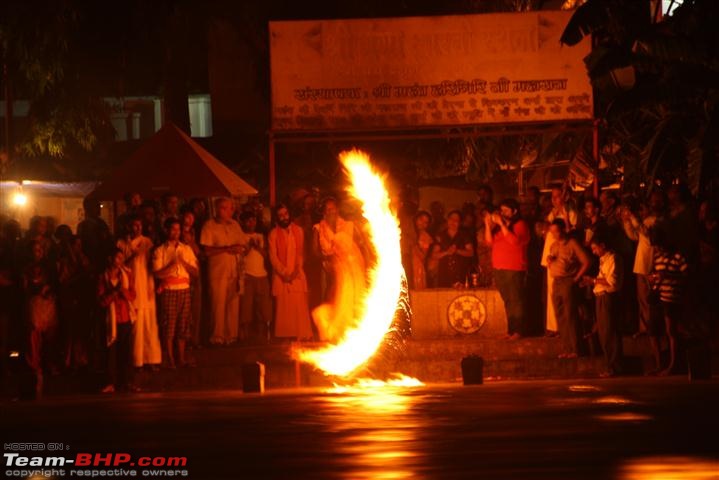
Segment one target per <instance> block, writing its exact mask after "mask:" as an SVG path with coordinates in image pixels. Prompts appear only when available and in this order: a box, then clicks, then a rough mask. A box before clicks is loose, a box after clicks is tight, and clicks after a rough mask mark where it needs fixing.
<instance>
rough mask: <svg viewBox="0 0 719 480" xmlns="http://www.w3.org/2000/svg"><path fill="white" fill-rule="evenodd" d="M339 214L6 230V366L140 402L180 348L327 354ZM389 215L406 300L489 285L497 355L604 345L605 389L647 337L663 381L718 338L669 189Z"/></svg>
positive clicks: (332, 329) (538, 196)
mask: <svg viewBox="0 0 719 480" xmlns="http://www.w3.org/2000/svg"><path fill="white" fill-rule="evenodd" d="M349 203H351V202H338V201H337V200H335V199H334V198H331V197H327V198H324V199H322V201H320V197H319V194H318V192H317V191H313V192H311V193H306V194H305V195H303V196H302V197H301V198H299V199H295V201H294V202H293V203H291V204H290V203H289V202H288V203H286V204H280V205H278V206H276V207H275V208H274V209H273V211H272V212H271V215H270V214H269V212H268V209H266V208H265V207H264V206H263V205H262V204H261V203H260V202H259V201H257V200H253V201H250V202H248V203H246V204H244V205H236V203H235V201H234V200H231V199H227V198H220V199H217V200H216V202H215V203H214V205H213V206H214V209H213V215H212V216H210V214H209V212H210V209H209V208H208V204H207V202H206V201H205V200H203V199H189V200H187V201H185V202H183V201H182V199H180V198H179V197H178V196H176V195H165V196H164V197H163V198H162V200H161V202H160V204H159V205H158V204H156V203H155V202H153V201H143V199H142V198H141V196H140V195H139V194H136V193H134V194H128V195H127V197H126V199H125V202H124V205H125V210H124V212H123V213H122V214H121V215H119V216H118V218H116V219H115V222H114V223H115V233H114V234H113V233H112V232H111V230H110V228H109V227H108V225H107V224H106V223H105V221H103V220H102V218H101V215H100V213H101V209H100V204H99V203H98V202H96V201H93V200H91V199H86V201H85V204H84V210H85V219H84V220H83V221H82V222H81V223H80V224H79V225H78V227H77V231H76V232H74V233H73V232H72V230H71V229H70V227H68V226H67V225H58V226H54V225H53V223H52V219H51V218H48V217H34V218H33V219H32V221H31V222H30V225H29V229H28V230H27V231H26V232H24V233H23V231H22V229H21V227H20V225H19V224H18V223H17V222H16V221H14V220H10V219H8V218H3V219H2V221H1V222H0V223H1V224H2V225H1V226H0V329H1V330H2V331H0V339H2V345H0V347H2V352H1V353H2V358H3V362H5V359H6V358H7V354H8V352H9V351H11V350H14V349H18V350H19V351H21V352H23V357H24V358H25V359H26V363H27V365H28V366H29V367H30V368H31V369H32V370H33V371H34V372H35V373H36V375H37V377H38V378H39V379H41V378H42V375H43V373H51V374H52V373H56V372H60V371H71V372H74V371H82V370H84V369H94V368H97V369H100V370H102V371H104V372H105V373H106V378H107V382H106V384H105V386H104V388H103V391H106V392H112V391H114V390H115V389H123V390H132V389H134V388H135V387H134V386H133V374H134V372H136V371H137V370H138V369H148V370H151V371H157V370H159V369H160V368H168V369H175V368H178V367H180V368H181V367H191V366H193V365H194V361H195V360H194V357H193V355H191V354H190V353H189V352H188V349H197V348H203V347H221V346H226V345H234V344H243V345H245V344H259V343H265V342H268V341H270V340H274V339H293V340H300V341H304V340H313V339H314V340H332V339H334V338H336V337H337V336H338V335H339V334H340V333H341V331H340V330H338V328H339V326H338V325H336V324H334V323H333V318H339V317H342V316H347V315H350V316H351V314H352V312H351V311H349V310H350V309H352V308H355V303H356V302H354V300H353V298H351V295H352V294H353V292H357V291H359V290H361V288H362V285H360V284H361V283H362V282H364V280H365V276H364V274H365V265H367V264H369V263H370V262H372V261H373V259H372V254H373V253H372V252H371V249H369V248H367V241H366V233H365V228H366V224H365V223H364V221H363V219H362V218H361V217H360V216H358V215H356V214H355V215H354V216H352V215H344V217H345V218H343V216H342V215H340V210H342V209H344V210H345V212H346V211H347V209H346V208H345V207H347V206H348V204H349ZM350 207H351V206H350ZM350 209H351V208H350ZM398 210H399V212H400V213H399V217H400V227H401V229H402V250H403V263H404V264H405V270H406V272H407V278H408V282H409V284H410V288H413V289H424V288H455V289H465V288H487V287H496V288H497V290H498V291H499V293H500V295H501V297H502V300H503V302H504V307H505V310H506V316H507V324H508V331H507V339H509V340H518V339H521V338H522V337H525V336H536V335H547V336H559V338H560V340H561V345H562V349H563V351H562V354H561V355H560V356H561V357H562V358H576V357H577V356H578V355H582V354H584V353H585V352H587V351H593V350H594V349H595V348H601V350H602V351H603V352H604V355H605V358H606V367H607V370H606V374H607V375H615V374H619V373H621V372H622V335H623V334H626V333H633V334H637V335H647V336H648V337H649V339H650V343H651V345H652V351H653V353H654V362H655V369H654V370H655V372H657V373H663V374H666V373H670V372H672V370H673V369H674V368H675V366H676V363H677V356H678V351H679V350H680V349H681V345H682V342H683V341H685V340H687V339H689V338H695V339H696V338H708V336H709V335H711V332H713V330H712V329H713V328H715V327H716V319H717V315H718V314H717V311H718V308H717V297H716V295H713V288H712V285H713V281H714V280H715V279H717V278H719V266H718V265H719V263H718V261H717V248H719V229H718V228H717V211H716V206H715V204H714V203H713V202H712V201H711V200H702V201H699V202H697V201H695V199H693V198H692V197H691V195H689V192H688V191H687V190H686V189H685V188H684V187H683V186H681V185H672V186H670V187H669V188H668V189H667V190H666V191H664V190H661V189H655V190H653V191H652V192H651V194H650V195H649V196H648V198H647V199H646V200H645V201H642V200H640V199H638V198H636V197H633V196H624V197H621V198H620V196H619V195H618V194H617V193H615V192H614V191H611V190H604V191H602V192H601V195H599V198H594V197H593V196H592V195H590V194H589V192H584V193H581V194H579V195H577V194H574V193H572V192H568V191H566V190H565V189H563V188H561V187H557V188H553V189H552V190H551V193H548V194H542V193H541V192H540V191H539V190H538V189H536V188H532V189H529V191H528V192H527V194H526V195H525V196H524V197H523V198H522V202H521V203H520V202H519V201H517V200H515V199H513V198H507V199H504V200H502V201H500V202H498V203H497V204H495V203H494V199H493V193H492V190H491V188H490V187H488V186H484V187H481V188H480V189H479V190H478V195H477V201H476V202H472V203H466V204H465V205H464V206H463V208H462V209H461V210H453V211H450V212H449V213H447V214H446V215H445V213H444V211H443V205H442V204H441V203H440V202H434V203H432V205H431V208H430V211H424V210H419V209H418V208H417V206H416V204H414V203H412V202H404V203H403V204H401V205H398ZM355 213H356V212H355ZM350 217H353V218H350ZM352 220H354V221H352ZM338 262H342V263H343V265H344V266H343V267H342V268H339V265H338ZM347 265H349V268H348V267H347ZM340 274H341V275H342V276H343V277H342V278H339V277H338V275H340ZM351 282H355V283H356V285H349V286H348V283H351ZM348 287H352V288H349V289H348ZM332 299H334V301H331V300H332ZM328 300H330V301H329V302H328ZM323 304H324V305H323ZM318 306H319V307H320V308H317V307H318ZM343 308H344V309H346V311H342V310H341V309H343ZM310 312H313V313H312V315H311V314H310ZM662 337H666V338H667V340H668V341H667V342H666V343H667V345H668V356H667V358H664V357H663V356H662V355H660V345H662V343H661V342H660V340H661V338H662ZM595 338H597V339H598V340H599V342H598V344H599V345H597V341H596V340H595ZM38 383H39V384H40V383H41V382H38Z"/></svg>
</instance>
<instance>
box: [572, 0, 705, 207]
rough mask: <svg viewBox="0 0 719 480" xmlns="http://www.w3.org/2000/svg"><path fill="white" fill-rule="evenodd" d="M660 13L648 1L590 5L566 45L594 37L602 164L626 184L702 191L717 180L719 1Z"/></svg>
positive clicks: (591, 0)
mask: <svg viewBox="0 0 719 480" xmlns="http://www.w3.org/2000/svg"><path fill="white" fill-rule="evenodd" d="M658 3H661V2H658ZM656 13H657V12H651V11H650V8H649V3H648V2H645V1H635V0H631V1H621V0H588V1H587V2H585V3H584V4H583V5H582V6H580V7H579V8H578V9H577V10H576V11H575V13H574V15H573V16H572V18H571V20H570V22H569V23H568V25H567V26H566V29H565V31H564V34H563V36H562V42H563V43H565V44H567V45H574V44H576V43H578V42H579V41H580V40H581V39H582V38H583V37H584V36H586V35H590V34H591V35H592V36H593V38H594V42H595V47H594V49H593V51H592V53H591V54H590V55H589V56H588V57H587V58H586V59H585V63H586V65H587V71H588V73H589V75H590V78H591V80H592V83H593V85H594V86H595V87H596V89H597V102H596V103H597V109H598V117H599V118H600V119H601V120H602V131H603V143H604V148H603V151H602V158H603V160H605V161H606V162H608V163H609V165H610V166H612V167H614V168H616V169H619V170H621V171H623V173H624V180H625V185H626V186H627V187H628V188H631V189H634V188H636V187H640V186H642V184H645V185H646V186H648V187H649V188H652V186H653V185H655V183H657V181H659V182H671V181H675V180H682V181H684V182H686V183H687V184H688V185H689V186H690V187H691V189H692V190H693V191H694V193H697V192H699V191H701V190H706V189H708V188H712V182H713V181H715V179H716V174H717V169H716V164H717V134H718V133H719V130H718V128H719V112H718V111H717V106H718V104H717V100H719V62H718V61H717V51H716V49H717V48H718V47H719V29H717V28H716V19H717V18H719V2H716V1H715V0H685V1H684V2H683V3H682V5H680V6H679V7H678V8H676V9H675V10H674V12H673V14H672V15H671V16H668V17H665V18H664V19H663V20H661V21H653V20H655V19H657V20H658V17H659V15H658V14H656ZM655 14H656V15H655Z"/></svg>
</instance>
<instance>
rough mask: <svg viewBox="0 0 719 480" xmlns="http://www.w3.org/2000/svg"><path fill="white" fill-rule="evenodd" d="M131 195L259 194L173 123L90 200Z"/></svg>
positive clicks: (90, 195) (116, 172) (136, 154)
mask: <svg viewBox="0 0 719 480" xmlns="http://www.w3.org/2000/svg"><path fill="white" fill-rule="evenodd" d="M128 192H137V193H139V194H140V195H142V198H147V199H152V198H158V197H160V196H162V195H163V194H165V193H174V194H177V195H179V196H182V197H221V196H227V197H230V196H239V195H256V194H257V190H256V189H255V188H254V187H252V185H250V184H248V183H247V182H245V181H244V180H242V179H241V178H240V177H239V176H238V175H237V174H236V173H234V172H233V171H232V170H230V169H229V168H227V167H226V166H225V165H224V164H223V163H222V162H220V161H219V160H218V159H217V158H215V157H214V156H213V155H212V154H211V153H210V152H208V151H207V150H205V149H204V148H202V147H201V146H200V145H199V144H198V143H197V142H195V141H194V140H193V139H192V138H190V137H189V136H188V135H187V134H186V133H185V132H183V131H182V130H180V129H179V128H178V127H177V126H176V125H174V124H172V123H167V124H165V125H164V126H163V127H162V128H161V129H160V130H159V131H158V132H157V133H155V135H153V136H152V137H150V138H148V139H147V140H146V141H145V142H144V143H143V144H142V145H141V146H140V148H138V149H137V151H136V152H135V153H133V154H132V155H131V156H130V158H128V159H127V160H126V161H125V162H124V163H122V165H120V166H119V167H118V168H117V169H116V170H115V171H114V172H112V174H111V175H110V176H109V178H107V179H106V180H105V181H104V182H102V183H101V184H100V185H99V186H98V187H97V188H96V189H95V190H93V191H92V192H90V194H89V195H88V198H93V199H96V200H120V199H122V198H123V196H124V195H125V194H126V193H128Z"/></svg>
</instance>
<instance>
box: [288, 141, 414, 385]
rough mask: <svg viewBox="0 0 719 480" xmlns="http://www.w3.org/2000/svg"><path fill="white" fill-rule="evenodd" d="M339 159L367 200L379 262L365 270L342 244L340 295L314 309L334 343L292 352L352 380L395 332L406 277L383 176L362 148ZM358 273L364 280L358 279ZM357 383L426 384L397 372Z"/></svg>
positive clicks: (354, 190) (354, 189)
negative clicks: (329, 328) (391, 377)
mask: <svg viewBox="0 0 719 480" xmlns="http://www.w3.org/2000/svg"><path fill="white" fill-rule="evenodd" d="M340 161H341V162H342V164H343V166H344V168H345V170H346V172H347V176H348V178H349V186H348V187H347V191H348V193H349V194H350V195H352V196H353V197H354V198H356V199H357V200H359V201H360V202H361V203H362V216H363V217H364V218H365V219H366V220H367V231H366V234H367V237H368V238H367V240H368V244H369V245H370V246H371V247H372V249H373V251H374V254H375V256H376V260H375V262H374V264H373V265H372V266H371V267H370V269H369V271H368V272H365V270H364V268H357V261H356V260H355V259H354V257H355V256H356V254H354V253H352V252H354V249H352V248H342V247H341V246H340V248H336V249H335V256H336V259H335V275H336V281H337V290H338V292H339V294H337V295H335V299H334V302H333V303H331V304H325V305H321V306H320V307H318V308H317V309H316V310H315V311H314V312H313V316H314V317H315V320H316V323H317V325H318V328H319V329H320V330H321V333H324V332H322V330H323V328H327V327H325V326H330V325H331V326H332V328H333V331H332V333H333V334H332V335H331V336H328V337H329V339H330V343H329V344H328V345H326V346H323V347H320V348H316V349H311V348H302V347H298V348H295V349H294V351H293V356H294V357H295V358H297V359H299V360H301V361H303V362H306V363H310V364H312V365H314V366H315V367H317V368H319V369H321V370H322V371H324V372H325V374H327V375H332V376H336V377H344V378H349V377H352V376H353V375H354V374H356V373H357V372H358V371H359V370H360V369H361V367H362V366H364V365H366V364H367V362H368V361H369V360H370V359H371V358H372V357H373V355H375V353H376V352H377V351H378V349H379V348H380V346H381V345H382V342H383V340H384V339H385V335H386V334H387V333H388V332H390V329H391V327H392V322H393V319H394V315H395V311H396V309H397V306H398V303H399V302H400V294H401V291H402V285H403V282H404V281H405V279H404V269H403V267H402V254H401V251H400V229H399V222H398V220H397V218H396V217H395V215H394V213H393V212H392V210H391V209H390V198H389V194H388V193H387V189H386V187H385V184H384V180H383V178H382V175H381V174H380V173H379V172H378V171H376V170H375V169H374V168H373V167H372V165H371V163H370V159H369V156H368V155H367V154H366V153H364V152H362V151H359V150H350V151H345V152H342V153H341V154H340ZM358 275H359V276H361V277H362V278H356V277H357V276H358ZM365 275H366V284H365V281H364V279H365ZM355 385H356V386H357V387H360V388H367V387H372V386H380V385H393V386H402V385H405V386H416V385H421V382H419V381H418V380H416V379H411V378H409V377H404V376H398V377H397V378H396V379H394V380H389V381H388V382H382V381H379V380H373V379H358V380H357V383H356V384H355Z"/></svg>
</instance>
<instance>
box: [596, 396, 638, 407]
mask: <svg viewBox="0 0 719 480" xmlns="http://www.w3.org/2000/svg"><path fill="white" fill-rule="evenodd" d="M594 403H598V404H600V405H629V404H632V403H635V402H633V401H632V400H630V399H628V398H624V397H620V396H617V395H608V396H606V397H599V398H597V399H595V400H594Z"/></svg>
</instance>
